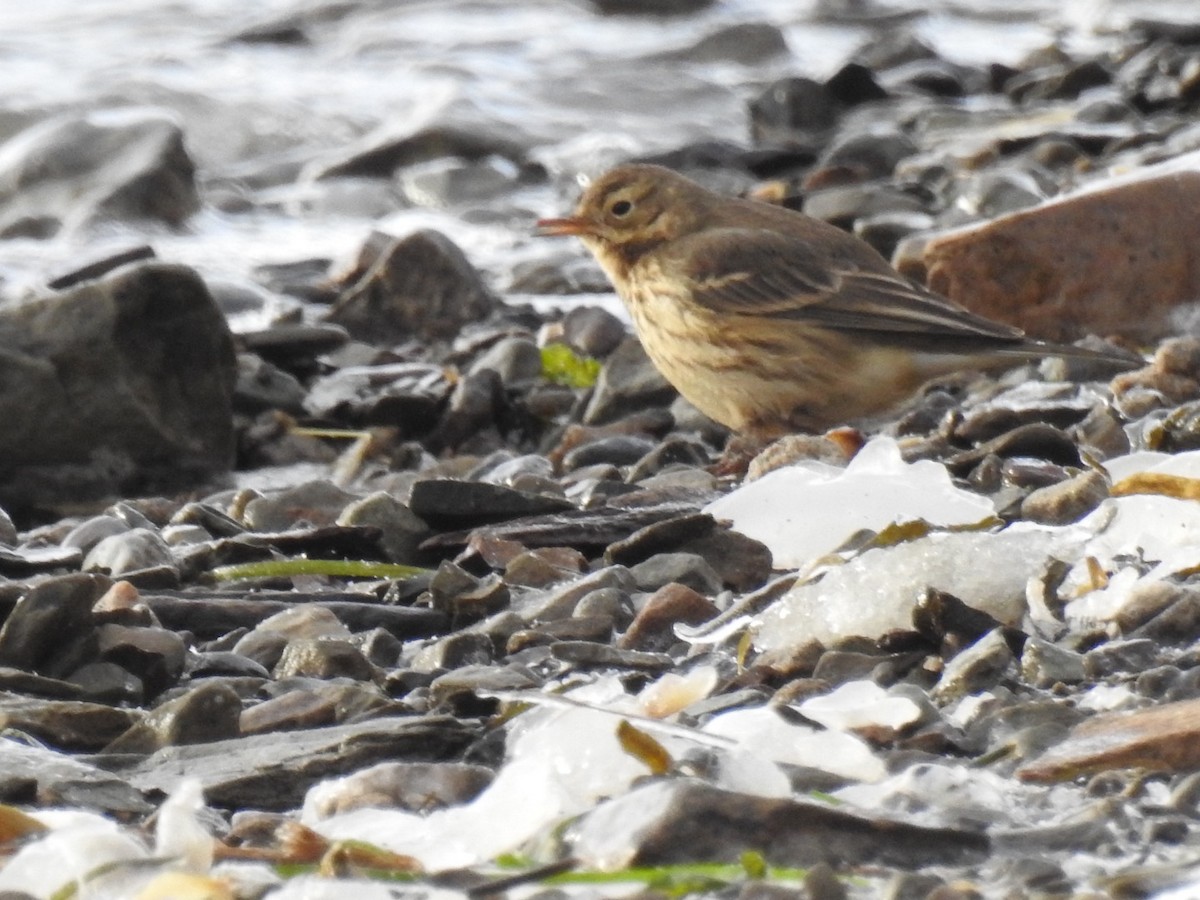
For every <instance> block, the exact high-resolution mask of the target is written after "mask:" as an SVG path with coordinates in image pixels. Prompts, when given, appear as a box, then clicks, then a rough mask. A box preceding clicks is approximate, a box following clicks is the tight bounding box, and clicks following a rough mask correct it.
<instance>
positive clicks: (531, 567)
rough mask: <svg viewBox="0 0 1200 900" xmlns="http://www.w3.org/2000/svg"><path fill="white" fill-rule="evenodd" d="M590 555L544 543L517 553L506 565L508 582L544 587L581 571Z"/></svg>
mask: <svg viewBox="0 0 1200 900" xmlns="http://www.w3.org/2000/svg"><path fill="white" fill-rule="evenodd" d="M586 568H587V559H586V558H585V557H584V556H583V554H582V553H580V552H579V551H577V550H571V549H569V548H567V547H541V548H538V549H535V550H526V551H523V552H522V553H519V554H517V555H516V556H514V557H513V558H512V559H511V560H509V561H508V563H507V564H506V565H505V567H504V580H505V581H506V582H508V583H509V584H514V585H523V586H525V587H534V588H544V587H549V586H550V585H553V584H558V583H560V582H563V581H568V580H570V579H572V578H575V577H577V576H578V575H580V574H582V573H583V571H584V570H585V569H586Z"/></svg>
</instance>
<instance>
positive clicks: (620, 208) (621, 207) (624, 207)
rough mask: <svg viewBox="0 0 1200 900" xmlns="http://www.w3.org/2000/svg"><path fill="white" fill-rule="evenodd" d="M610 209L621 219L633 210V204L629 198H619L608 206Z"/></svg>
mask: <svg viewBox="0 0 1200 900" xmlns="http://www.w3.org/2000/svg"><path fill="white" fill-rule="evenodd" d="M608 211H609V212H610V213H612V215H614V216H616V217H617V218H618V219H621V218H624V217H625V216H627V215H629V214H630V213H631V212H633V204H632V203H630V202H629V201H628V200H618V201H616V202H615V203H613V205H612V206H610V207H609V208H608Z"/></svg>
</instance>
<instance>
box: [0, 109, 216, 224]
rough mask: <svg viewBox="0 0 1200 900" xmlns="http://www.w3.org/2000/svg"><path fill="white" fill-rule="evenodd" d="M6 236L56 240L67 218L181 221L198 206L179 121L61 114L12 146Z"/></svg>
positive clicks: (0, 210)
mask: <svg viewBox="0 0 1200 900" xmlns="http://www.w3.org/2000/svg"><path fill="white" fill-rule="evenodd" d="M6 150H7V152H6V153H5V156H4V165H3V167H2V168H0V183H2V184H4V185H5V189H4V190H3V191H2V192H0V235H5V236H31V237H50V236H51V235H53V234H54V233H55V232H56V231H57V230H58V228H59V227H60V226H62V225H63V224H64V223H65V222H67V221H72V222H74V223H80V222H85V221H93V222H95V221H99V220H111V219H118V220H122V219H123V220H133V221H138V220H156V221H160V222H163V223H166V224H168V225H176V226H177V225H181V224H182V223H183V222H184V221H186V220H187V218H188V217H189V216H191V214H192V213H194V212H195V211H196V210H198V209H199V208H200V201H199V198H198V196H197V193H196V183H195V164H194V163H193V162H192V160H191V158H190V157H189V156H188V154H187V151H186V149H185V148H184V143H183V131H182V129H181V128H180V127H179V124H178V123H177V122H175V121H174V119H173V118H171V117H169V116H166V115H162V114H160V113H150V112H147V111H142V114H141V115H140V116H136V117H131V116H125V117H124V118H123V120H121V121H117V120H115V119H105V118H104V117H100V116H88V115H84V116H76V115H63V116H60V117H56V118H51V119H47V120H45V121H43V122H40V123H39V124H37V125H35V126H33V127H32V128H30V129H28V130H26V131H24V132H22V133H21V134H20V135H19V136H18V137H17V138H15V139H13V140H11V141H10V142H9V143H8V144H7V145H6Z"/></svg>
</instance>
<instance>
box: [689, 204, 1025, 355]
mask: <svg viewBox="0 0 1200 900" xmlns="http://www.w3.org/2000/svg"><path fill="white" fill-rule="evenodd" d="M847 239H848V240H849V239H850V238H849V236H848V235H847ZM821 243H827V241H826V242H821ZM837 249H838V248H837V247H833V248H829V249H823V248H822V246H821V244H820V243H815V244H807V243H805V242H803V241H801V240H798V239H796V238H794V237H791V236H788V235H782V234H780V233H778V232H776V231H772V230H768V229H753V228H751V229H746V228H722V229H709V230H706V231H704V232H701V233H698V234H695V235H691V236H689V237H687V238H684V239H682V240H681V241H678V242H676V247H675V248H673V252H674V253H680V254H684V256H683V259H686V260H687V265H688V270H689V273H690V275H691V276H692V279H693V299H694V300H695V302H697V303H699V304H700V305H702V306H704V307H706V308H708V309H710V310H712V311H713V312H716V313H721V314H731V315H741V316H762V317H767V318H775V319H779V320H781V322H782V321H796V322H812V323H813V324H820V325H822V326H824V327H827V328H832V329H834V330H838V331H854V332H869V333H870V334H871V335H872V336H873V337H875V338H876V339H881V340H884V341H887V340H889V339H891V340H894V341H901V340H904V339H905V337H906V336H910V337H919V338H921V339H922V342H925V341H934V342H936V341H937V340H938V339H939V338H945V339H960V340H962V339H965V340H966V341H968V342H972V343H973V342H994V343H998V344H1004V343H1008V342H1020V341H1022V340H1023V339H1024V333H1023V332H1022V331H1020V330H1019V329H1017V328H1013V327H1011V326H1009V325H1004V324H1001V323H998V322H991V321H988V320H987V319H984V318H981V317H979V316H977V315H975V314H974V313H971V312H969V311H968V310H966V309H964V308H963V307H961V306H958V305H957V304H955V303H953V302H951V301H950V300H947V299H946V298H944V297H941V296H939V295H937V294H935V293H933V292H932V291H929V290H928V289H926V288H924V287H922V286H921V285H918V284H915V283H913V282H911V281H909V280H907V279H906V278H904V277H903V276H902V275H900V274H899V273H898V272H896V271H895V270H894V269H892V268H891V267H890V266H889V265H888V264H887V262H886V261H885V260H884V259H883V258H882V257H877V258H871V257H867V256H862V257H861V258H859V257H860V254H855V258H854V259H853V260H848V259H847V258H846V256H847V254H838V253H837V252H836V251H837ZM856 249H857V248H856Z"/></svg>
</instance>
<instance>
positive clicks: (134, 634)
mask: <svg viewBox="0 0 1200 900" xmlns="http://www.w3.org/2000/svg"><path fill="white" fill-rule="evenodd" d="M96 639H97V642H98V652H99V655H100V659H101V660H103V661H105V662H110V663H115V664H116V665H118V666H120V667H121V668H122V669H124V670H125V671H127V672H129V673H130V674H132V675H134V676H136V677H137V678H138V679H139V680H140V681H141V682H142V684H143V685H144V687H145V691H146V695H147V696H149V697H155V696H157V695H158V694H159V693H161V692H162V691H164V690H165V689H166V688H168V687H170V686H171V685H173V684H175V682H176V681H177V680H178V679H179V676H180V675H181V674H182V673H183V664H184V658H185V656H186V655H187V645H186V644H185V643H184V641H183V638H181V637H180V636H179V635H178V634H176V633H175V632H173V631H167V630H166V629H164V628H129V627H126V626H124V625H101V626H100V627H99V628H98V629H96Z"/></svg>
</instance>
